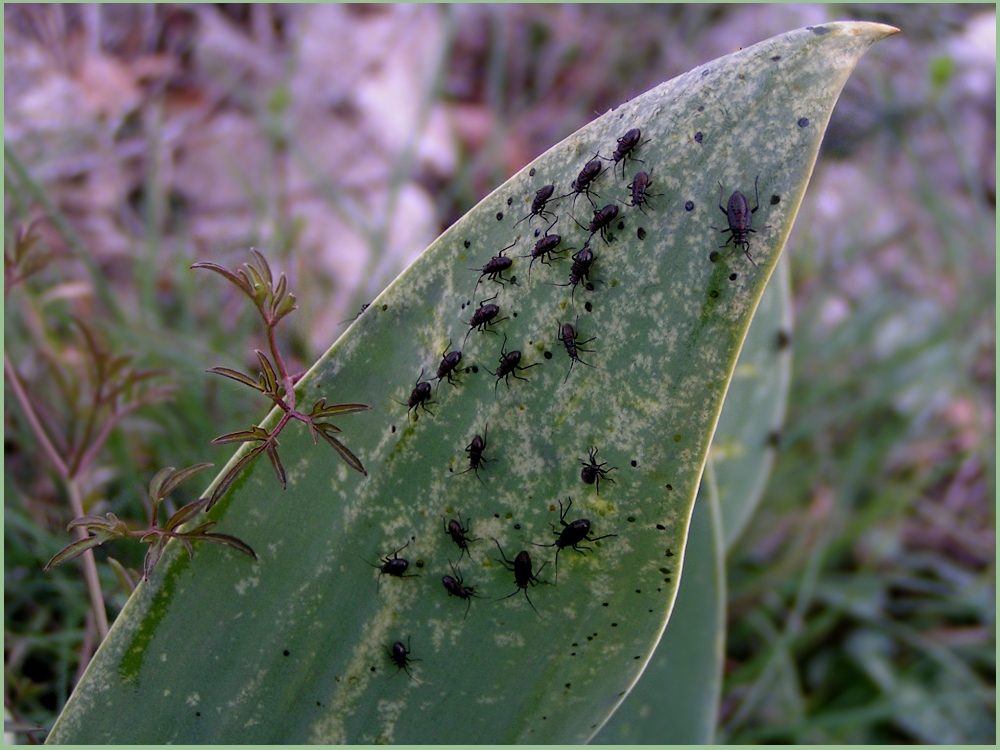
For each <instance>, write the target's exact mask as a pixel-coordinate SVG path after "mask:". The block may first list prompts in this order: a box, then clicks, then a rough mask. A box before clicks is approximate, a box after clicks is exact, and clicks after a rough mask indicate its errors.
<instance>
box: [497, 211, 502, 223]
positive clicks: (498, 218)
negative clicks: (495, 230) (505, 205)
mask: <svg viewBox="0 0 1000 750" xmlns="http://www.w3.org/2000/svg"><path fill="white" fill-rule="evenodd" d="M497 221H503V211H497Z"/></svg>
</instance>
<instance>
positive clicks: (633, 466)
mask: <svg viewBox="0 0 1000 750" xmlns="http://www.w3.org/2000/svg"><path fill="white" fill-rule="evenodd" d="M638 465H639V464H638V463H636V462H635V461H632V468H633V469H634V468H635V467H636V466H638Z"/></svg>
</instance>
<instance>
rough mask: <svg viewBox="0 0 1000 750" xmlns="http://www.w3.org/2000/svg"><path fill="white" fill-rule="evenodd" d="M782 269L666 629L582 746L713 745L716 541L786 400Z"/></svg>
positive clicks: (737, 519) (727, 532) (751, 338)
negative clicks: (621, 698) (622, 695)
mask: <svg viewBox="0 0 1000 750" xmlns="http://www.w3.org/2000/svg"><path fill="white" fill-rule="evenodd" d="M788 265H789V264H788V258H787V256H782V257H781V260H780V261H778V267H777V269H776V270H775V274H774V275H773V276H772V278H771V282H770V283H769V284H768V285H767V287H766V288H765V289H764V294H763V296H762V297H761V300H760V304H759V305H758V307H757V313H756V314H755V315H754V318H753V322H752V323H751V324H750V329H749V330H748V331H747V337H746V340H745V341H744V343H743V349H742V351H741V352H740V357H739V360H738V361H737V362H736V370H735V374H734V375H733V380H732V382H731V383H730V385H729V392H728V393H727V394H726V401H725V403H724V404H723V406H722V413H721V414H720V415H719V426H718V427H717V428H716V431H715V437H714V438H713V440H712V448H711V451H710V453H709V462H708V465H707V468H706V471H705V476H704V477H703V478H702V483H701V487H700V488H699V490H698V500H697V501H696V502H695V509H694V514H693V516H692V518H691V530H690V532H689V535H688V545H687V550H686V552H685V553H684V568H683V570H684V573H683V576H682V578H681V585H680V591H679V592H678V594H677V603H676V604H675V605H674V611H673V614H672V615H671V618H670V622H669V623H667V628H666V630H665V631H664V633H663V636H662V637H661V638H660V643H659V644H658V645H657V647H656V651H655V653H654V654H653V657H652V659H650V661H649V665H648V666H647V667H646V670H645V671H644V672H643V673H642V677H641V678H640V680H639V682H637V683H636V685H635V687H633V688H632V692H630V693H629V695H628V697H627V698H626V699H625V701H624V702H623V703H622V705H621V706H620V707H619V708H618V710H617V711H615V713H614V714H613V715H612V716H611V718H610V719H609V720H608V723H607V724H605V725H604V726H603V727H601V730H600V732H598V734H597V735H596V736H595V737H594V738H593V740H592V742H595V743H602V744H603V743H615V744H631V745H636V744H640V745H641V744H658V743H666V742H669V743H672V744H711V743H712V742H713V741H714V732H715V724H716V717H717V713H718V698H719V691H720V686H721V682H722V662H723V657H724V649H723V644H724V642H725V627H726V599H725V551H726V549H727V544H726V542H727V541H728V540H729V539H732V538H735V536H736V535H737V534H738V532H739V529H740V528H742V526H743V525H744V524H745V523H746V521H747V519H748V518H749V517H750V515H751V514H752V512H753V509H754V507H756V504H757V501H758V500H759V499H760V496H761V495H762V494H763V489H764V486H765V484H764V480H765V479H766V477H767V475H768V474H769V473H770V470H771V458H772V454H773V453H774V449H773V447H771V440H770V439H769V437H770V435H771V433H772V432H773V431H774V430H776V429H777V428H778V427H779V426H780V420H781V417H782V415H783V412H784V404H785V401H786V399H787V396H788V386H789V370H790V359H791V356H790V352H789V349H788V342H789V336H788V334H789V333H790V331H791V309H790V308H791V299H790V295H789V290H788ZM775 277H776V278H775ZM753 407H757V408H753ZM776 420H777V421H776ZM748 422H749V423H751V424H748ZM741 441H742V442H741ZM719 446H723V449H721V450H720V449H719ZM720 469H721V471H720ZM727 513H728V515H727ZM727 523H728V524H729V525H728V526H727Z"/></svg>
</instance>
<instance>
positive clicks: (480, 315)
mask: <svg viewBox="0 0 1000 750" xmlns="http://www.w3.org/2000/svg"><path fill="white" fill-rule="evenodd" d="M497 296H498V295H496V294H494V295H493V296H492V297H490V298H488V299H484V300H483V301H482V302H480V303H479V307H478V308H477V309H476V311H475V312H474V313H472V320H470V321H469V322H468V323H467V324H466V325H468V326H469V331H468V333H466V334H465V341H468V340H469V333H472V332H473V331H474V330H475V329H477V328H478V329H479V330H480V331H486V330H489V331H490V333H496V331H494V330H491V329H488V328H487V327H486V326H488V325H492V324H493V323H499V322H500V321H503V320H507V318H500V319H498V320H494V318H496V316H497V315H499V314H500V306H499V305H494V304H489V305H487V304H486V303H487V302H489V301H490V300H494V299H496V298H497ZM464 345H465V344H464V342H463V346H464Z"/></svg>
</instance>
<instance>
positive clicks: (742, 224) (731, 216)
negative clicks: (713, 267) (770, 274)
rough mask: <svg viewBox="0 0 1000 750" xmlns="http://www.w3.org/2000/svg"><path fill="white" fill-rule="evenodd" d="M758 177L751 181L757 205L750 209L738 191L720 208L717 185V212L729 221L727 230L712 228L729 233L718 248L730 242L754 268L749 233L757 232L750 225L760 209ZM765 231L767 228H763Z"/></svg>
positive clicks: (720, 193) (720, 186)
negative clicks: (740, 250)
mask: <svg viewBox="0 0 1000 750" xmlns="http://www.w3.org/2000/svg"><path fill="white" fill-rule="evenodd" d="M758 179H759V175H758V177H757V178H755V179H754V181H753V191H754V196H755V200H756V203H757V205H755V206H754V207H753V208H750V201H748V200H747V199H746V197H745V196H744V195H743V193H741V192H740V191H739V190H737V191H736V192H734V193H733V194H732V195H731V196H729V203H728V205H727V206H726V208H723V207H722V190H723V188H722V183H721V182H720V183H719V210H720V211H722V213H723V214H725V216H726V219H728V220H729V228H728V229H719V228H718V227H712V229H715V230H717V231H719V232H723V233H725V232H729V233H730V236H729V239H728V240H726V242H725V244H724V245H719V247H725V246H726V245H728V244H729V243H730V242H732V243H733V247H739V248H742V249H743V252H744V254H745V255H746V256H747V260H749V261H750V263H751V264H753V266H754V268H756V267H757V264H756V263H754V260H753V258H751V257H750V233H751V232H753V233H754V234H756V232H757V230H756V229H754V228H753V227H752V226H751V225H752V224H753V215H754V214H755V213H756V212H757V209H758V208H760V194H759V193H758V192H757V180H758ZM764 228H765V229H767V227H764Z"/></svg>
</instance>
